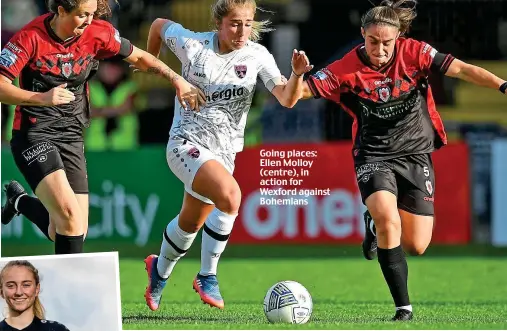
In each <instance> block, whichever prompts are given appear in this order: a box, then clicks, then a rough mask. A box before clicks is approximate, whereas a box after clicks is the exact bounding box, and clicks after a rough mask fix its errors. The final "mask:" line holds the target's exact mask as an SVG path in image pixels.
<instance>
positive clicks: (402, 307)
mask: <svg viewBox="0 0 507 331" xmlns="http://www.w3.org/2000/svg"><path fill="white" fill-rule="evenodd" d="M401 309H404V310H408V311H412V305H408V306H401V307H396V310H401Z"/></svg>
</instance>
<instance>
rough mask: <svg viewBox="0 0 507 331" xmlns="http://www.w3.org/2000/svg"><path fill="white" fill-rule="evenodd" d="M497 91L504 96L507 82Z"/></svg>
mask: <svg viewBox="0 0 507 331" xmlns="http://www.w3.org/2000/svg"><path fill="white" fill-rule="evenodd" d="M499 90H500V92H502V93H503V94H505V91H506V90H507V82H505V83H503V84H502V85H500V88H499Z"/></svg>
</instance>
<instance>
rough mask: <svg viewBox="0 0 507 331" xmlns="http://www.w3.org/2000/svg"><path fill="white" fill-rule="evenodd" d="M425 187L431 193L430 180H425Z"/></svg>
mask: <svg viewBox="0 0 507 331" xmlns="http://www.w3.org/2000/svg"><path fill="white" fill-rule="evenodd" d="M426 189H427V190H428V193H429V194H430V195H431V194H432V193H433V185H432V184H431V181H429V180H427V181H426Z"/></svg>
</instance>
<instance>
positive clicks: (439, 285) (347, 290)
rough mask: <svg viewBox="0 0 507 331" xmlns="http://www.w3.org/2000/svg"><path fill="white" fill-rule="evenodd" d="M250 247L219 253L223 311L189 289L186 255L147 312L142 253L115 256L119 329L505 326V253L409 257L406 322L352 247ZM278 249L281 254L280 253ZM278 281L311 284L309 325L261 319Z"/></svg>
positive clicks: (192, 263)
mask: <svg viewBox="0 0 507 331" xmlns="http://www.w3.org/2000/svg"><path fill="white" fill-rule="evenodd" d="M196 246H198V245H196ZM250 250H251V251H248V249H244V250H243V251H242V253H237V250H236V253H234V252H235V251H234V249H232V253H231V254H229V255H228V254H225V255H224V256H223V257H222V260H221V263H220V266H219V274H218V276H219V281H220V289H221V292H222V295H223V296H224V300H225V309H224V310H223V311H220V310H218V309H216V308H211V307H209V306H208V305H203V304H202V303H201V301H200V299H199V296H198V295H197V294H196V293H195V292H194V291H193V290H192V280H193V278H194V276H195V274H196V273H197V272H198V270H199V260H197V259H195V258H193V257H190V256H189V257H188V258H184V259H182V260H181V261H180V262H179V263H178V265H177V266H176V268H175V271H174V273H173V275H172V277H171V279H170V282H169V284H168V285H167V287H166V289H165V291H164V295H163V298H162V305H161V308H160V309H159V310H158V311H156V312H152V311H150V310H149V309H148V307H147V306H146V304H145V302H144V297H143V294H144V290H145V287H146V284H147V276H146V272H145V270H144V262H143V259H142V258H139V259H121V260H120V275H121V290H122V291H121V295H122V310H123V328H124V329H125V330H143V329H148V330H169V329H220V330H223V329H507V258H505V255H504V256H503V257H502V256H496V257H493V256H491V257H482V256H467V254H461V255H462V256H453V257H449V256H447V257H445V256H438V254H437V255H434V254H433V255H432V254H431V253H430V254H428V256H423V257H409V258H408V264H409V292H410V296H411V301H412V305H413V307H414V316H415V317H414V320H413V321H411V322H404V323H399V322H397V323H394V322H390V321H389V318H390V317H392V315H393V313H394V307H393V303H392V301H391V296H390V294H389V290H388V288H387V286H386V284H385V282H384V280H383V277H382V274H381V271H380V268H379V266H378V263H377V262H376V261H366V260H363V259H361V258H359V257H358V255H357V254H355V253H356V252H355V253H354V254H341V255H340V254H333V252H338V251H339V250H340V248H332V249H326V248H325V247H321V248H309V249H308V250H304V251H303V249H296V250H294V249H292V250H291V248H290V247H289V248H287V247H281V248H280V249H277V248H276V247H272V248H269V251H271V252H275V254H271V255H266V256H270V258H261V256H257V257H254V258H240V257H241V256H252V255H256V254H255V253H253V252H255V250H256V248H253V247H252V248H250ZM355 250H356V251H357V247H356V248H355ZM455 250H456V252H458V251H459V248H456V249H455ZM284 251H285V252H287V254H285V256H289V257H284V254H283V252H284ZM298 251H300V252H304V253H305V254H298ZM468 251H470V252H471V251H473V249H468ZM248 252H252V254H249V253H248ZM277 252H278V253H277ZM289 252H290V253H292V254H289ZM194 253H195V250H194ZM197 253H198V252H197ZM503 253H504V252H503V251H502V252H501V254H496V255H503ZM265 254H268V251H267V250H266V251H265ZM193 255H196V254H193ZM257 255H259V254H257ZM260 255H262V254H260ZM352 255H353V256H352ZM281 280H295V281H298V282H300V283H302V284H303V285H304V286H305V287H306V288H307V289H308V290H309V291H310V294H311V295H312V297H313V302H314V310H313V315H312V318H311V320H310V322H309V323H308V324H305V325H272V324H269V323H268V322H267V320H266V319H265V316H264V313H263V306H262V302H263V298H264V295H265V293H266V291H267V290H268V288H269V287H270V286H272V285H273V284H274V283H276V282H277V281H281Z"/></svg>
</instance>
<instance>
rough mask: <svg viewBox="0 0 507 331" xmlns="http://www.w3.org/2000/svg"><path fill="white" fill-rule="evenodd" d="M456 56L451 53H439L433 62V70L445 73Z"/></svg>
mask: <svg viewBox="0 0 507 331" xmlns="http://www.w3.org/2000/svg"><path fill="white" fill-rule="evenodd" d="M454 59H455V57H454V56H452V55H451V54H443V53H437V54H435V57H434V58H433V63H432V64H431V71H433V72H435V73H442V74H445V73H446V72H447V70H448V69H449V66H450V65H451V63H452V61H454Z"/></svg>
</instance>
